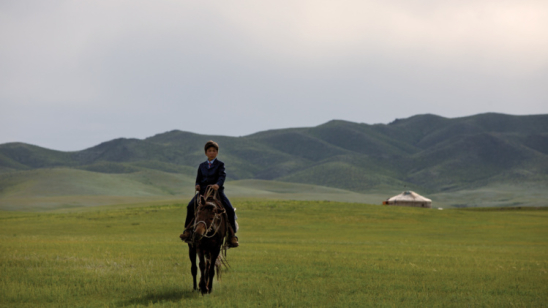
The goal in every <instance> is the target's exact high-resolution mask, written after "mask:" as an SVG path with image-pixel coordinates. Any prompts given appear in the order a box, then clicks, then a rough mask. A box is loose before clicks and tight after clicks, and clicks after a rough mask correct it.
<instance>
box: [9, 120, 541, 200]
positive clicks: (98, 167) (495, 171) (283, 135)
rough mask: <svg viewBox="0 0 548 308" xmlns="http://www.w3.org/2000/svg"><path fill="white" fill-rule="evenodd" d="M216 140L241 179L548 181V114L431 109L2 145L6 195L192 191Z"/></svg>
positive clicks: (450, 184) (336, 184)
mask: <svg viewBox="0 0 548 308" xmlns="http://www.w3.org/2000/svg"><path fill="white" fill-rule="evenodd" d="M210 139H212V140H215V141H217V142H218V143H219V144H220V146H221V150H220V154H219V158H220V159H222V160H223V161H225V163H226V165H227V168H228V175H229V178H228V180H232V181H240V183H245V181H243V180H268V181H275V182H276V183H277V182H290V183H300V184H311V185H319V186H323V187H331V188H336V189H343V190H346V191H352V192H354V193H361V194H370V193H379V194H385V193H386V194H388V193H391V192H399V191H401V190H404V189H413V190H417V191H420V192H421V193H425V194H429V195H436V194H452V195H455V196H458V195H467V196H469V195H470V194H462V192H464V191H467V192H472V191H478V190H482V189H484V190H489V191H491V189H492V188H493V187H506V188H504V189H506V190H507V189H508V187H511V188H512V187H513V188H515V190H516V191H517V192H521V195H528V194H529V193H533V192H536V191H537V190H536V187H548V185H547V184H548V176H547V174H548V115H530V116H511V115H504V114H495V113H487V114H479V115H474V116H469V117H463V118H452V119H449V118H444V117H440V116H436V115H431V114H426V115H417V116H413V117H410V118H407V119H397V120H395V121H394V122H392V123H389V124H374V125H368V124H363V123H353V122H347V121H340V120H333V121H330V122H327V123H325V124H322V125H319V126H316V127H309V128H289V129H279V130H270V131H264V132H258V133H255V134H252V135H248V136H243V137H228V136H210V135H200V134H195V133H190V132H183V131H178V130H174V131H170V132H165V133H161V134H157V135H155V136H152V137H149V138H146V139H143V140H141V139H125V138H120V139H115V140H110V141H107V142H104V143H101V144H99V145H97V146H94V147H91V148H88V149H85V150H82V151H77V152H61V151H55V150H50V149H45V148H41V147H37V146H34V145H29V144H24V143H7V144H2V145H0V177H1V178H0V202H2V199H6V198H15V197H21V196H36V197H40V196H50V197H51V196H67V195H86V196H89V195H113V196H114V195H116V196H119V195H128V196H141V195H157V196H162V195H164V196H169V195H172V196H173V195H180V194H189V193H191V191H190V190H191V186H192V182H193V178H194V177H195V172H196V171H195V170H196V166H197V165H198V164H199V163H200V162H201V161H202V160H204V155H203V148H202V146H203V144H204V143H205V141H207V140H210ZM242 181H243V182H242ZM275 182H271V183H275ZM63 183H64V184H63ZM235 183H236V182H235ZM248 183H249V182H248ZM267 183H268V182H267ZM187 185H188V186H190V190H189V189H188V187H186V186H187ZM532 189H533V191H531V190H532ZM263 192H264V191H263ZM440 196H441V195H440ZM447 196H448V195H447ZM447 196H445V197H444V198H446V199H447V200H450V198H449V197H447ZM542 196H544V195H542ZM442 199H443V198H442ZM535 200H538V199H535ZM451 202H452V201H448V204H457V203H455V202H461V201H454V202H453V203H451ZM468 203H471V202H468ZM533 203H534V202H533ZM459 204H461V203H459Z"/></svg>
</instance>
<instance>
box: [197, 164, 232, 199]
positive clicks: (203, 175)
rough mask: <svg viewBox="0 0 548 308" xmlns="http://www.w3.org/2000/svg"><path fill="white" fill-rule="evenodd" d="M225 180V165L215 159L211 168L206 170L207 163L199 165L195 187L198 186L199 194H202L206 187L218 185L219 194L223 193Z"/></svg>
mask: <svg viewBox="0 0 548 308" xmlns="http://www.w3.org/2000/svg"><path fill="white" fill-rule="evenodd" d="M225 179H226V172H225V163H223V162H222V161H220V160H218V159H215V161H214V162H213V164H212V165H211V168H208V163H207V161H205V162H203V163H201V164H200V166H199V167H198V174H197V175H196V185H200V193H201V194H204V193H205V190H206V188H207V186H208V185H215V184H217V185H219V192H221V193H222V192H223V191H224V184H225Z"/></svg>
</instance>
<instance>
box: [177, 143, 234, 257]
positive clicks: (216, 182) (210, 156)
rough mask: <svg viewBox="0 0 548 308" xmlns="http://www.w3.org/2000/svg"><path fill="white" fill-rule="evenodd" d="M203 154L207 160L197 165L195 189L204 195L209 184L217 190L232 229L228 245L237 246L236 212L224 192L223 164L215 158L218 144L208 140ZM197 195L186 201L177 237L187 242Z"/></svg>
mask: <svg viewBox="0 0 548 308" xmlns="http://www.w3.org/2000/svg"><path fill="white" fill-rule="evenodd" d="M204 150H205V155H206V156H207V161H205V162H203V163H201V164H200V166H199V167H198V175H197V176H196V187H195V188H196V191H199V192H200V195H204V194H205V192H206V188H207V187H208V186H210V187H211V188H213V189H214V190H215V191H217V193H218V196H219V198H220V199H221V200H219V201H221V203H222V204H223V206H224V208H225V210H226V214H227V216H228V222H229V224H230V228H231V229H232V230H230V231H229V234H230V235H229V240H228V247H238V246H239V244H238V237H237V236H236V234H235V233H236V213H235V212H234V208H233V207H232V204H230V201H229V200H228V198H227V197H226V195H225V193H224V187H223V184H224V182H225V178H226V172H225V164H224V163H223V162H222V161H220V160H218V159H217V154H219V145H218V144H217V143H216V142H214V141H211V140H210V141H208V142H207V143H206V144H205V147H204ZM196 198H197V196H194V198H192V200H190V202H189V203H188V206H187V207H186V220H185V226H186V229H185V231H184V232H183V234H181V235H180V236H179V237H180V238H181V240H183V241H185V242H187V243H189V242H190V241H191V239H192V229H193V226H192V225H191V222H192V219H193V218H194V206H195V204H196V202H197V200H196Z"/></svg>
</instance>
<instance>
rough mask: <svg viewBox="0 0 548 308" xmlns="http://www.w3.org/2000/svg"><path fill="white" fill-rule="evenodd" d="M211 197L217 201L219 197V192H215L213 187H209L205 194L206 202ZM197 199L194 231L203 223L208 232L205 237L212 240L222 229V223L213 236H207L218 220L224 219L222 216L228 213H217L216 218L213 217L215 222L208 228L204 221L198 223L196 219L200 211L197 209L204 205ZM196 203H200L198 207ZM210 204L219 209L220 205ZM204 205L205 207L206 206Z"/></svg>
mask: <svg viewBox="0 0 548 308" xmlns="http://www.w3.org/2000/svg"><path fill="white" fill-rule="evenodd" d="M211 196H213V199H215V200H217V196H218V195H217V191H215V190H214V189H213V188H211V186H208V187H207V190H206V193H205V195H204V200H207V199H208V198H209V197H211ZM196 199H198V198H194V230H196V227H197V226H198V225H199V224H201V223H203V224H204V226H205V227H206V231H205V233H204V235H203V237H205V238H212V237H214V236H215V235H216V234H217V232H218V231H219V229H220V228H221V224H220V223H219V224H218V225H217V228H216V229H215V232H214V233H213V234H212V235H209V236H208V235H207V234H208V233H209V232H210V231H211V229H212V228H213V226H214V225H215V222H216V221H217V220H219V218H221V219H222V217H221V216H222V215H223V214H225V213H226V212H225V211H223V212H221V213H216V214H215V217H213V221H212V222H211V225H210V226H209V227H208V226H207V223H206V222H205V221H203V220H201V221H196V218H197V216H198V210H197V209H198V208H199V207H200V206H202V204H200V203H201V202H200V201H196ZM196 203H198V206H196ZM207 203H208V202H207V201H206V204H207ZM209 204H211V205H213V206H214V207H215V208H218V207H219V205H218V204H217V203H215V202H210V203H209ZM204 205H205V204H204Z"/></svg>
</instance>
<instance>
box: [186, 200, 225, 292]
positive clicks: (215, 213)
mask: <svg viewBox="0 0 548 308" xmlns="http://www.w3.org/2000/svg"><path fill="white" fill-rule="evenodd" d="M207 195H209V194H206V196H207ZM206 198H207V199H206ZM206 198H204V196H200V197H199V198H198V200H199V201H198V206H197V209H196V211H195V217H194V221H193V223H194V234H193V238H192V243H189V244H188V248H189V249H188V256H189V257H190V262H192V266H191V272H192V278H193V282H194V290H196V275H197V274H198V269H197V267H196V254H198V258H199V259H200V274H201V277H200V285H199V287H200V292H202V294H206V293H211V290H212V289H213V277H214V276H215V269H217V272H218V273H217V275H218V276H220V274H221V273H220V271H221V266H220V265H221V264H222V263H223V255H226V244H225V238H226V236H227V235H228V220H227V215H226V211H225V209H224V208H223V206H222V204H221V202H220V201H218V200H217V199H216V198H215V197H213V196H212V197H206Z"/></svg>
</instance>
